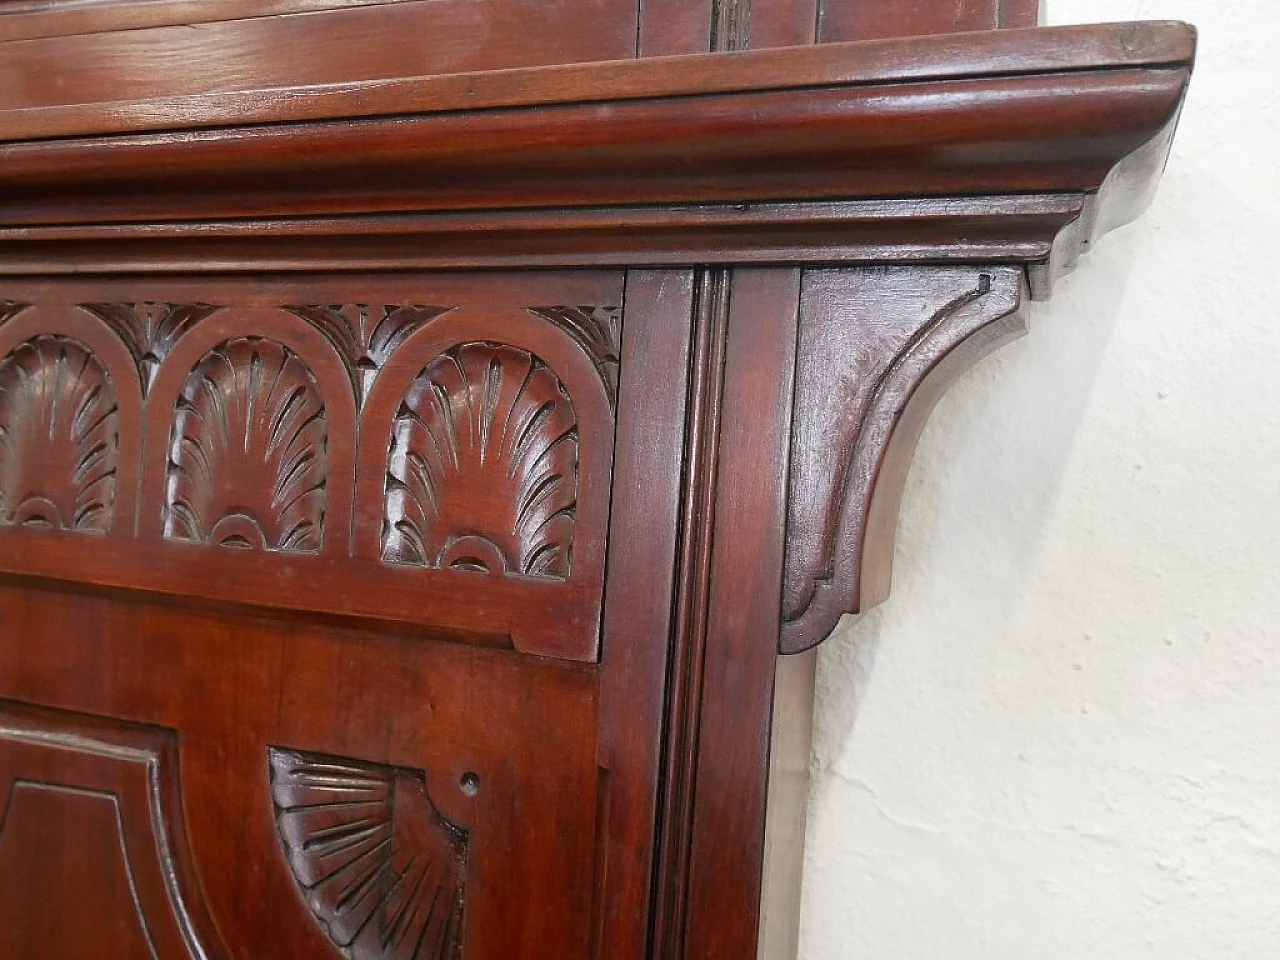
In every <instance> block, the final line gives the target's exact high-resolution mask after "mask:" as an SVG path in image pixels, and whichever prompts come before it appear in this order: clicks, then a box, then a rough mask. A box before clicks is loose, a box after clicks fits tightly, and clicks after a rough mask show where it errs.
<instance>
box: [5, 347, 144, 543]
mask: <svg viewBox="0 0 1280 960" xmlns="http://www.w3.org/2000/svg"><path fill="white" fill-rule="evenodd" d="M119 421H120V414H119V410H118V409H117V407H116V395H115V391H114V390H113V388H112V385H111V381H110V378H109V377H108V375H107V372H106V369H105V368H104V367H103V365H102V364H101V363H100V362H99V361H98V359H97V358H96V357H95V356H94V355H93V354H92V353H90V352H89V349H88V348H87V347H85V346H84V345H83V344H81V343H79V342H78V341H75V340H70V339H67V338H65V337H58V336H39V337H35V338H34V339H31V340H28V341H26V342H25V343H22V344H19V345H18V346H17V347H16V348H15V349H14V350H13V352H12V353H10V354H9V355H8V356H6V357H5V358H4V360H3V361H0V523H5V524H12V525H24V526H34V527H53V528H59V529H65V530H82V531H93V532H105V531H106V530H108V529H109V528H110V527H111V521H112V514H113V510H114V505H115V483H116V467H117V463H118V460H119V452H120V423H119Z"/></svg>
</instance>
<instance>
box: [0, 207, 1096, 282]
mask: <svg viewBox="0 0 1280 960" xmlns="http://www.w3.org/2000/svg"><path fill="white" fill-rule="evenodd" d="M1090 203H1091V201H1090V199H1089V198H1088V197H1087V196H1086V195H1084V194H1071V193H1062V194H1032V195H1013V196H1003V197H1001V196H994V197H960V198H955V199H945V198H944V199H923V200H851V201H835V202H827V203H824V202H817V203H804V202H801V203H791V204H784V203H758V204H755V203H750V204H697V205H695V204H683V205H671V206H662V207H626V208H621V209H619V208H609V207H591V208H583V209H574V210H530V211H467V212H461V213H426V214H400V215H386V216H367V217H350V218H289V219H284V218H282V219H257V220H225V221H216V220H214V221H194V222H168V223H164V222H160V223H139V224H85V225H65V226H64V225H50V226H22V227H8V228H4V227H0V274H5V275H10V276H40V275H58V274H64V273H69V272H74V273H77V274H113V273H115V274H118V273H128V274H140V275H147V274H168V273H193V272H194V273H207V272H219V273H236V272H242V271H249V272H253V273H258V272H261V271H264V270H267V271H273V272H286V273H287V272H304V271H314V270H324V271H353V270H422V269H456V268H467V269H505V268H512V267H553V266H575V267H578V266H698V265H706V264H717V263H724V264H729V263H739V264H750V263H754V264H766V265H767V264H789V263H796V264H804V263H843V264H864V263H866V264H870V263H888V262H899V263H934V262H984V263H987V262H1010V263H1030V264H1039V263H1047V262H1048V261H1049V260H1050V259H1051V257H1052V258H1054V259H1055V268H1056V271H1055V272H1054V273H1053V274H1043V276H1045V277H1046V279H1048V278H1051V276H1056V275H1057V274H1058V273H1061V272H1062V271H1063V270H1065V269H1066V260H1067V259H1068V257H1071V258H1074V256H1075V253H1076V248H1077V246H1078V242H1079V239H1080V237H1081V236H1082V235H1081V233H1080V231H1079V230H1078V229H1076V228H1075V227H1074V226H1073V225H1074V224H1076V222H1077V221H1078V220H1079V219H1080V217H1081V216H1082V214H1083V213H1085V211H1086V210H1088V209H1090ZM1040 275H1042V274H1037V276H1040Z"/></svg>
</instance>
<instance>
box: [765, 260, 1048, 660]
mask: <svg viewBox="0 0 1280 960" xmlns="http://www.w3.org/2000/svg"><path fill="white" fill-rule="evenodd" d="M1024 282H1025V281H1024V278H1023V273H1022V271H1021V270H1019V269H1018V268H1016V267H1001V266H993V267H868V268H861V269H845V270H819V271H810V272H807V273H806V274H805V275H804V280H803V285H802V289H801V307H800V332H799V350H798V355H797V360H796V395H795V410H796V415H795V423H794V425H793V428H792V438H791V473H790V483H789V497H788V504H787V518H788V519H787V540H786V563H785V572H784V580H783V609H782V650H783V651H784V652H788V653H795V652H799V651H801V650H806V649H808V648H810V647H812V646H816V645H817V644H819V643H821V642H822V641H823V640H824V639H825V638H826V637H827V635H828V634H830V632H831V631H832V630H833V629H834V628H835V625H836V623H837V622H838V621H839V619H840V617H841V616H842V615H843V614H845V613H861V612H863V611H865V610H867V609H870V608H871V607H872V606H874V605H875V604H877V603H879V602H880V601H881V600H883V599H884V597H885V596H886V594H887V593H888V589H889V578H890V570H891V565H892V559H893V536H894V532H895V530H896V527H897V521H898V506H899V503H900V501H901V497H902V488H903V484H904V483H905V481H906V475H907V470H908V468H909V466H910V460H911V455H912V453H913V452H914V450H915V445H916V440H917V439H918V437H919V434H920V431H921V429H922V428H923V426H924V423H925V420H926V418H927V417H928V414H929V412H930V411H931V410H932V408H933V405H934V404H935V403H936V402H937V400H938V398H939V397H940V396H941V394H942V393H943V392H944V391H945V390H946V388H947V386H949V385H950V384H951V383H952V382H953V381H954V380H955V378H956V377H957V376H959V374H960V373H962V372H963V371H964V370H966V369H968V368H969V367H970V366H971V365H972V364H973V363H975V362H976V361H977V360H978V359H979V358H981V357H982V356H984V355H986V354H987V353H988V352H990V351H991V350H993V349H995V348H996V347H997V346H999V345H1000V344H1002V343H1004V342H1006V341H1008V340H1010V339H1012V338H1014V337H1016V336H1018V335H1020V334H1021V333H1022V332H1023V331H1024V329H1025V326H1024V321H1023V317H1022V313H1021V310H1020V308H1021V306H1022V303H1023V285H1024Z"/></svg>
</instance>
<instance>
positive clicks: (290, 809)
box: [270, 748, 467, 960]
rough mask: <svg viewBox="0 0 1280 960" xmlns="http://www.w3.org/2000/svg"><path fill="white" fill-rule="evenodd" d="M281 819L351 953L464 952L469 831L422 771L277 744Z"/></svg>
mask: <svg viewBox="0 0 1280 960" xmlns="http://www.w3.org/2000/svg"><path fill="white" fill-rule="evenodd" d="M270 763H271V794H272V800H273V802H274V805H275V811H276V827H277V830H278V831H279V834H280V841H281V843H282V844H283V845H284V852H285V856H286V857H287V858H288V861H289V869H290V870H291V871H292V872H293V876H294V879H295V880H296V881H297V883H298V886H299V888H300V889H301V891H302V895H303V897H304V898H305V900H306V901H307V906H308V907H309V908H310V909H311V912H312V914H314V916H315V918H316V920H317V921H319V923H320V925H321V926H322V927H323V928H324V930H325V932H326V933H327V934H328V935H329V938H330V939H331V940H332V941H333V942H334V944H335V945H337V947H338V948H339V949H340V950H341V951H342V954H343V956H345V957H348V958H349V960H456V958H457V957H458V956H459V953H460V948H461V942H462V913H463V894H464V885H463V884H464V878H465V875H466V867H467V834H466V832H465V831H463V830H462V829H460V828H459V827H457V826H455V825H453V824H452V823H450V822H449V821H448V820H446V819H445V818H444V817H443V816H442V815H441V814H440V812H439V811H438V810H436V808H435V806H434V804H432V802H431V799H430V797H428V796H427V790H426V783H425V777H424V775H423V774H422V773H420V772H418V771H412V770H402V769H397V768H393V767H384V766H380V765H377V764H370V763H364V762H361V761H357V760H346V759H342V758H337V757H328V756H323V755H320V754H312V753H299V752H297V751H293V750H278V749H275V748H272V749H271V751H270Z"/></svg>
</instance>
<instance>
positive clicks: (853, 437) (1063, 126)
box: [0, 22, 1195, 656]
mask: <svg viewBox="0 0 1280 960" xmlns="http://www.w3.org/2000/svg"><path fill="white" fill-rule="evenodd" d="M104 42H107V41H104ZM1194 47H1195V33H1194V31H1193V30H1192V29H1191V28H1190V27H1188V26H1186V25H1184V24H1179V23H1166V22H1159V23H1130V24H1112V25H1105V26H1096V27H1062V28H1043V29H1011V30H1000V31H989V32H978V33H967V34H954V35H945V36H933V37H916V38H909V39H895V40H883V41H873V42H858V43H834V44H822V45H817V46H809V47H791V48H780V49H772V50H759V51H745V52H737V53H722V54H702V55H696V56H681V57H664V58H652V59H642V60H632V61H610V62H603V63H589V64H575V65H562V66H554V67H539V68H529V69H512V70H500V71H489V72H482V73H469V74H455V75H447V76H431V77H414V78H401V79H395V80H384V81H368V82H357V83H346V84H327V85H324V84H322V85H316V86H304V87H292V88H276V89H263V90H242V91H233V92H207V93H192V92H190V90H185V91H183V92H177V93H175V92H172V91H169V93H168V95H166V90H165V87H164V83H165V81H164V79H163V78H158V79H157V84H158V93H159V95H158V96H156V97H155V98H153V99H149V100H130V99H127V98H124V99H122V98H119V97H113V93H112V88H111V85H110V84H107V85H105V86H104V88H103V89H102V90H88V89H80V88H78V87H75V86H74V85H73V86H72V87H71V88H70V89H67V90H65V91H64V94H65V96H64V99H65V101H66V102H64V103H47V104H44V105H41V106H36V107H23V106H20V105H17V104H16V103H6V102H5V101H4V100H3V98H2V97H0V272H3V273H6V274H8V275H11V276H16V275H33V276H35V275H59V274H63V275H65V274H73V273H74V274H79V275H85V274H95V273H98V274H122V273H127V274H134V275H146V274H174V273H187V274H190V273H205V274H209V273H218V274H233V273H253V274H257V273H260V272H290V271H299V272H301V271H334V272H339V271H358V270H384V271H385V270H407V269H427V268H431V269H458V268H491V267H501V268H511V267H516V268H526V267H537V268H543V267H554V268H559V267H578V266H588V265H592V266H600V265H608V266H673V265H693V266H734V265H775V266H799V267H804V268H805V272H804V275H803V278H802V282H801V287H800V290H801V293H800V300H801V303H800V314H799V323H800V326H799V341H798V345H797V353H796V365H795V376H796V386H795V391H796V392H795V409H796V411H797V414H796V421H795V423H794V426H793V432H792V437H791V455H790V462H791V468H790V469H791V472H790V480H789V496H788V505H787V519H786V564H785V577H784V581H785V585H784V591H783V600H782V611H781V637H782V639H781V647H782V649H783V651H785V652H794V651H799V650H803V649H806V648H809V647H812V646H814V645H816V644H817V643H819V642H821V640H822V639H823V638H824V637H826V636H827V635H828V634H829V633H830V631H831V630H832V629H833V628H834V626H835V624H836V622H837V621H838V620H839V618H840V616H841V615H842V614H844V613H856V612H861V611H863V610H866V609H868V608H869V607H870V606H871V605H873V604H874V603H876V602H878V601H879V600H880V599H882V598H883V597H884V595H885V594H886V592H887V589H888V582H889V562H890V559H891V556H892V542H893V534H894V528H895V526H896V520H897V512H898V503H899V500H900V498H901V493H902V485H903V482H904V480H905V475H906V472H907V467H908V464H909V461H910V456H911V452H912V450H913V448H914V444H915V440H916V438H917V436H918V434H919V432H920V429H921V427H922V425H923V423H924V419H925V416H926V414H927V413H928V410H929V409H930V408H931V406H932V404H933V403H934V401H936V399H937V398H938V396H940V395H941V393H942V392H943V390H944V389H945V387H946V386H947V385H948V384H949V383H950V382H951V381H952V380H953V379H954V377H955V376H956V375H958V373H959V372H960V371H961V370H963V369H964V368H965V367H966V366H967V365H969V364H971V363H972V362H973V361H974V360H975V359H976V358H977V357H979V356H981V355H982V354H983V353H985V352H986V351H988V350H990V349H992V348H993V347H994V346H995V345H997V344H998V343H1001V342H1003V341H1005V340H1007V339H1009V338H1010V337H1011V336H1014V335H1016V334H1017V333H1018V332H1019V331H1020V330H1021V329H1022V305H1023V301H1024V299H1025V295H1026V293H1027V292H1028V291H1029V294H1030V295H1031V296H1034V297H1042V296H1045V295H1047V294H1048V292H1049V290H1050V288H1051V285H1052V282H1053V279H1054V278H1055V277H1056V276H1057V275H1059V274H1060V273H1061V272H1062V271H1063V270H1065V269H1066V268H1068V267H1069V266H1070V265H1071V263H1072V262H1074V260H1075V259H1076V257H1077V256H1078V255H1079V253H1080V252H1081V251H1082V250H1084V249H1086V248H1087V247H1088V245H1089V244H1090V243H1091V242H1092V241H1093V239H1094V238H1095V237H1096V236H1098V235H1099V234H1100V233H1101V232H1103V231H1105V230H1106V229H1109V228H1110V227H1112V226H1115V225H1117V224H1119V223H1122V222H1125V221H1126V220H1128V219H1131V218H1132V217H1133V216H1135V215H1136V214H1137V213H1138V212H1140V211H1141V209H1142V208H1143V207H1144V206H1145V204H1146V203H1147V202H1148V200H1149V199H1150V196H1151V192H1152V190H1153V189H1154V187H1155V184H1156V182H1157V181H1158V179H1159V176H1160V173H1161V170H1162V168H1163V165H1164V162H1165V159H1166V157H1167V154H1168V149H1169V145H1170V142H1171V138H1172V135H1173V130H1174V127H1175V126H1176V123H1177V117H1178V113H1179V109H1180V106H1181V103H1182V100H1183V97H1184V95H1185V92H1186V89H1187V84H1188V81H1189V77H1190V72H1191V66H1192V59H1193V55H1194ZM41 49H44V50H47V51H48V52H49V56H51V57H52V56H55V55H56V51H57V49H58V48H57V44H56V43H55V42H50V43H49V44H48V46H47V47H42V48H41ZM43 66H44V67H45V68H48V69H52V68H53V66H54V64H53V63H52V62H50V63H48V64H43ZM41 67H42V64H41V62H40V61H39V59H38V58H37V59H35V60H32V61H31V62H29V63H27V64H26V66H25V67H24V69H29V70H38V69H41ZM139 69H140V67H139ZM127 73H128V71H127V70H125V71H124V73H123V74H121V75H119V76H117V77H116V78H115V82H117V83H118V84H119V85H120V86H121V88H122V89H126V90H127V89H133V87H134V86H136V83H135V81H136V80H137V78H136V77H132V76H130V75H127ZM194 75H198V74H197V73H196V72H193V71H189V72H187V73H186V74H184V77H185V79H184V81H183V82H184V83H186V84H187V85H188V86H190V84H191V83H192V80H191V77H192V76H194ZM827 267H839V268H840V269H839V270H827V269H825V268H827ZM30 563H31V564H33V565H34V563H35V561H34V560H31V561H30ZM592 652H593V651H592V650H587V651H586V652H585V653H586V655H588V656H589V655H590V654H591V653H592Z"/></svg>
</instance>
